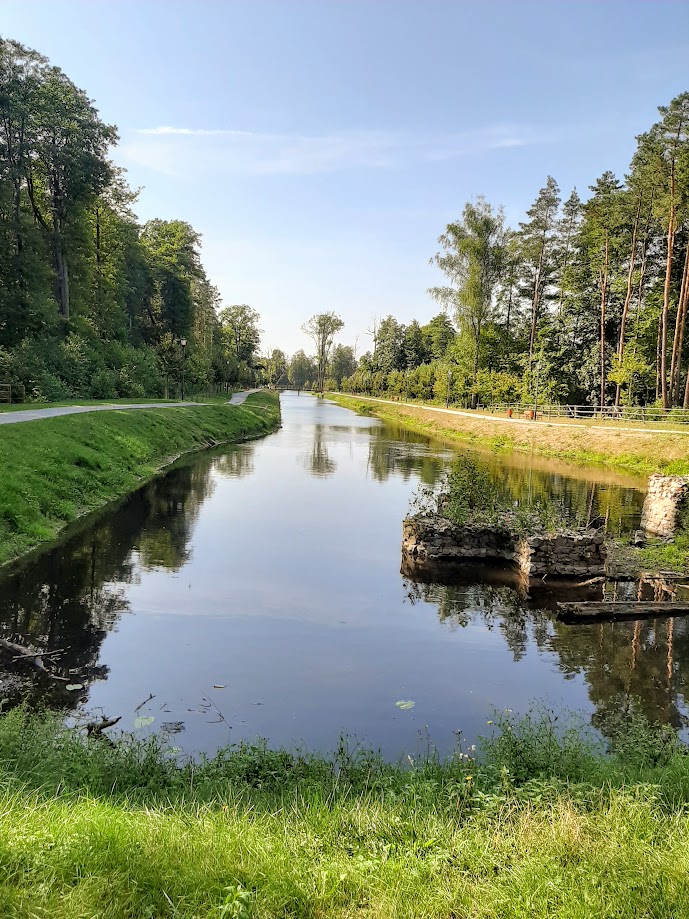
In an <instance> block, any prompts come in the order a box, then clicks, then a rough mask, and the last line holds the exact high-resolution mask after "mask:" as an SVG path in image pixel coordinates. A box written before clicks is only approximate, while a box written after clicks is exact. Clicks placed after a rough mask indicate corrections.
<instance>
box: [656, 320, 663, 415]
mask: <svg viewBox="0 0 689 919" xmlns="http://www.w3.org/2000/svg"><path fill="white" fill-rule="evenodd" d="M662 334H663V316H662V314H661V315H660V316H658V335H657V338H656V402H657V401H658V399H660V338H661V336H662Z"/></svg>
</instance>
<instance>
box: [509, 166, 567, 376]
mask: <svg viewBox="0 0 689 919" xmlns="http://www.w3.org/2000/svg"><path fill="white" fill-rule="evenodd" d="M559 206H560V189H559V188H558V185H557V182H556V181H555V179H554V178H553V177H552V176H548V179H547V181H546V184H545V187H544V188H542V189H541V190H540V191H539V193H538V197H537V198H536V200H535V201H534V203H533V204H532V205H531V207H530V208H529V210H528V211H527V212H526V215H527V217H528V218H529V220H528V221H525V222H523V223H520V224H519V245H520V249H521V262H522V266H523V270H524V276H523V283H524V291H525V293H526V295H527V296H528V297H529V298H530V300H531V331H530V334H529V363H531V359H532V357H533V353H534V348H535V345H536V335H537V332H538V321H539V319H540V315H541V309H542V304H543V299H544V296H545V294H546V292H547V290H548V287H549V285H550V284H551V283H552V280H553V275H554V272H555V264H556V263H555V258H554V255H555V245H554V242H555V231H556V228H557V212H558V208H559Z"/></svg>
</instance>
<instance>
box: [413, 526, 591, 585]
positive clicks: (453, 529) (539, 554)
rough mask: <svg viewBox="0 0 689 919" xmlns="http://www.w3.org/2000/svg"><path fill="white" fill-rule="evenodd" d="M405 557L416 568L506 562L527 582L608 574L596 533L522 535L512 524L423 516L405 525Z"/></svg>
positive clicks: (578, 578)
mask: <svg viewBox="0 0 689 919" xmlns="http://www.w3.org/2000/svg"><path fill="white" fill-rule="evenodd" d="M402 556H403V560H404V562H406V563H407V564H409V563H411V564H413V565H424V564H427V565H437V564H439V563H445V562H465V561H474V560H476V561H479V562H488V563H490V562H497V563H502V564H507V565H508V566H509V567H511V568H513V569H515V570H517V571H519V572H520V573H521V574H522V575H524V576H525V577H527V578H532V577H541V578H542V577H544V576H545V575H553V576H556V577H559V578H564V579H571V580H585V579H588V578H592V577H598V576H601V575H604V574H605V563H606V559H607V549H606V546H605V541H604V538H603V534H602V533H600V532H598V531H597V530H561V531H560V532H558V533H554V534H551V533H545V532H543V533H535V534H531V535H525V536H521V535H518V534H516V533H514V532H512V531H511V530H510V529H509V527H507V526H500V525H496V526H494V527H490V526H486V525H479V524H466V525H464V526H459V525H458V524H454V523H452V521H450V520H446V519H445V518H442V517H423V516H418V517H408V518H407V519H406V520H405V521H404V523H403V527H402Z"/></svg>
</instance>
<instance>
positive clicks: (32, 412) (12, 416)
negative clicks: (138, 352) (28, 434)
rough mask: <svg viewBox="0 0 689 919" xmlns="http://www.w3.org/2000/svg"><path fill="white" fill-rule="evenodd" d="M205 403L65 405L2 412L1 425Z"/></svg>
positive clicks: (237, 398)
mask: <svg viewBox="0 0 689 919" xmlns="http://www.w3.org/2000/svg"><path fill="white" fill-rule="evenodd" d="M253 392H259V390H258V389H246V390H244V391H243V392H236V393H235V394H234V395H233V396H232V398H231V399H230V400H229V404H230V405H241V404H242V403H243V402H246V399H247V397H248V396H250V395H251V393H253ZM203 404H204V403H203V402H133V403H130V404H127V405H114V404H106V405H63V406H62V407H57V408H32V409H27V410H26V411H25V412H24V411H22V412H7V413H1V412H0V424H18V423H19V422H20V421H40V420H41V419H42V418H59V417H60V416H61V415H82V414H84V413H85V412H124V411H127V412H128V411H129V410H130V409H137V408H189V407H191V406H198V405H203Z"/></svg>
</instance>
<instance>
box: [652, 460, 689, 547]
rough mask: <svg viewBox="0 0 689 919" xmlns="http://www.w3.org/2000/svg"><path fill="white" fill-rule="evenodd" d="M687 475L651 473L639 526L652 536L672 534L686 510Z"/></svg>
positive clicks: (688, 489) (680, 523)
mask: <svg viewBox="0 0 689 919" xmlns="http://www.w3.org/2000/svg"><path fill="white" fill-rule="evenodd" d="M688 501H689V476H686V475H652V476H651V477H650V479H649V480H648V491H647V492H646V498H645V500H644V506H643V510H642V512H641V528H642V529H643V530H644V531H645V532H646V533H651V534H653V535H654V536H672V535H674V533H675V532H676V530H677V529H679V528H680V526H681V525H682V523H683V518H684V514H685V512H686V511H687V510H688V505H687V502H688Z"/></svg>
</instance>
